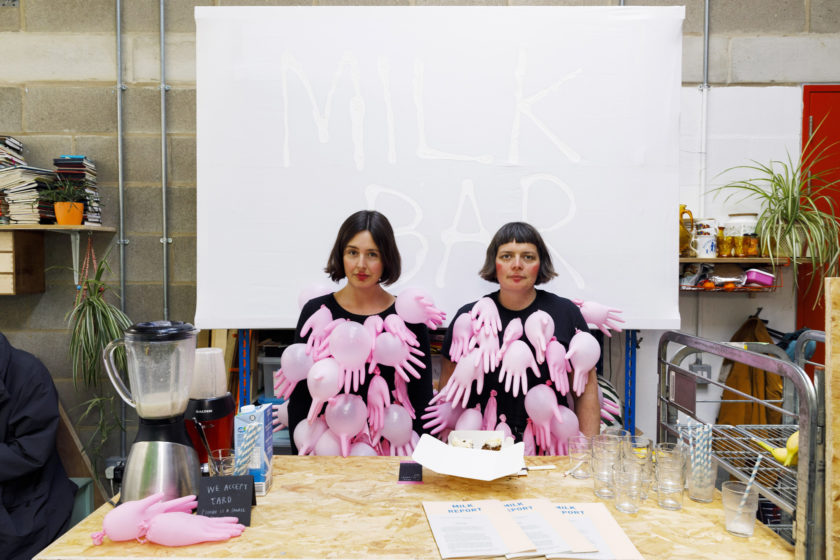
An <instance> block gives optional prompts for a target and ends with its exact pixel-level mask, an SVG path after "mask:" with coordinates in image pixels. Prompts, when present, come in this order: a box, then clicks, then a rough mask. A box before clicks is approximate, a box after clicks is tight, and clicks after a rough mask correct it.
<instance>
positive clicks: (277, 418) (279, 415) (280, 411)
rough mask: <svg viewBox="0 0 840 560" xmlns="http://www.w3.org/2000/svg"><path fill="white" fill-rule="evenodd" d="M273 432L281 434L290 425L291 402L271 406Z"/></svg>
mask: <svg viewBox="0 0 840 560" xmlns="http://www.w3.org/2000/svg"><path fill="white" fill-rule="evenodd" d="M271 422H272V424H273V429H272V431H275V432H279V431H280V430H282V429H283V428H286V427H288V425H289V401H287V400H286V401H283V402H282V403H280V404H273V405H271Z"/></svg>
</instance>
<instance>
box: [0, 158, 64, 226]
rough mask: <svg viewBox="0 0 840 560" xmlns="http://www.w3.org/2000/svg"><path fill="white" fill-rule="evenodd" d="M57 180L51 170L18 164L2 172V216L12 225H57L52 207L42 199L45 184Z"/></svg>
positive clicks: (0, 193)
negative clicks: (41, 194)
mask: <svg viewBox="0 0 840 560" xmlns="http://www.w3.org/2000/svg"><path fill="white" fill-rule="evenodd" d="M54 178H55V173H53V172H52V171H50V170H49V169H40V168H37V167H30V166H27V165H16V166H13V167H4V168H2V169H0V196H2V199H3V206H2V212H3V216H4V217H7V218H8V219H9V222H7V223H12V224H51V223H54V222H55V212H54V211H53V208H52V204H48V203H43V202H41V200H40V194H39V193H40V191H42V190H44V189H46V185H45V183H49V182H50V181H52V180H53V179H54Z"/></svg>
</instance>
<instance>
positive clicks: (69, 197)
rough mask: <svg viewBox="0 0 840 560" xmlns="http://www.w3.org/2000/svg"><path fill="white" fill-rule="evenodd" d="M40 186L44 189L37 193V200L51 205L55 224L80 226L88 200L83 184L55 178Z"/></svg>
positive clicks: (42, 182) (82, 182)
mask: <svg viewBox="0 0 840 560" xmlns="http://www.w3.org/2000/svg"><path fill="white" fill-rule="evenodd" d="M41 184H42V185H43V186H44V187H45V188H44V189H43V190H41V192H40V193H39V198H40V199H41V200H43V201H45V202H52V203H53V207H54V209H55V221H56V223H58V224H59V225H63V226H78V225H81V224H82V218H83V216H84V210H85V203H86V202H87V201H88V199H89V195H88V191H87V189H86V188H85V182H84V181H74V180H70V179H66V178H64V177H56V178H55V179H53V180H52V181H49V182H47V181H41Z"/></svg>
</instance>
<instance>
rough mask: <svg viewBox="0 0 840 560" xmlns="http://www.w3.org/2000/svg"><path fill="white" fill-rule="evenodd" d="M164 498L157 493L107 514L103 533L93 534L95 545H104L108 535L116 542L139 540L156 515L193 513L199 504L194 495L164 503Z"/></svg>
mask: <svg viewBox="0 0 840 560" xmlns="http://www.w3.org/2000/svg"><path fill="white" fill-rule="evenodd" d="M164 496H165V494H164V493H163V492H157V493H155V494H152V495H151V496H148V497H146V498H143V499H142V500H132V501H130V502H123V503H122V504H120V505H118V506H117V507H115V508H114V509H112V510H111V511H109V512H108V513H106V514H105V517H104V518H103V519H102V531H99V532H97V533H93V534H91V538H92V539H93V544H97V545H98V544H102V537H104V536H106V535H107V536H108V538H109V539H111V540H112V541H114V542H119V541H130V540H134V539H138V538H140V537H142V536H143V535H144V534H145V531H144V528H145V524H146V523H148V521H149V519H151V518H152V517H154V516H155V515H159V514H161V513H166V512H168V511H180V512H191V511H192V510H193V509H195V507H196V505H197V504H198V502H196V500H195V496H192V495H190V496H184V497H182V498H175V499H174V500H168V501H162V500H163V497H164Z"/></svg>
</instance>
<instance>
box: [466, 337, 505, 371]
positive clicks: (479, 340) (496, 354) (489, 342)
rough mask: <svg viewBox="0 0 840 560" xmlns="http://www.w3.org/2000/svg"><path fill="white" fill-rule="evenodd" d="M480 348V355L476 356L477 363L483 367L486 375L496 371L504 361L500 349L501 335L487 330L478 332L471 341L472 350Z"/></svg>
mask: <svg viewBox="0 0 840 560" xmlns="http://www.w3.org/2000/svg"><path fill="white" fill-rule="evenodd" d="M476 346H477V347H478V350H479V354H478V356H476V359H475V363H476V365H478V366H481V370H482V371H483V372H484V373H489V372H490V371H492V370H494V369H496V368H497V367H498V366H499V362H500V361H501V359H502V354H501V351H500V348H499V335H498V334H497V333H495V332H493V331H490V332H488V331H487V329H482V330H480V331H478V332H477V333H476V334H474V335H473V337H472V338H471V339H470V350H472V349H473V348H475V347H476Z"/></svg>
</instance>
